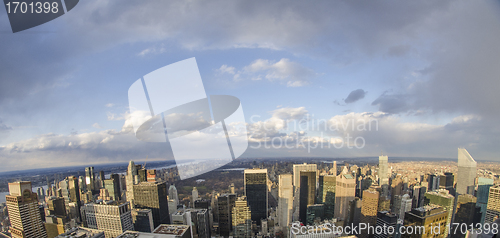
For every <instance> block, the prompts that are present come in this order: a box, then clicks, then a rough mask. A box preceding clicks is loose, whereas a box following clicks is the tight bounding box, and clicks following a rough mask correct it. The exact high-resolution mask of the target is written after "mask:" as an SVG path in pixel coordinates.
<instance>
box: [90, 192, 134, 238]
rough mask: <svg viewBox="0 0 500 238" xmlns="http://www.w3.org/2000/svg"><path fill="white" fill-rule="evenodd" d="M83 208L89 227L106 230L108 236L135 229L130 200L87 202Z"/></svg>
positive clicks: (108, 237) (115, 235)
mask: <svg viewBox="0 0 500 238" xmlns="http://www.w3.org/2000/svg"><path fill="white" fill-rule="evenodd" d="M81 210H82V218H83V217H85V220H86V224H87V227H88V228H91V229H97V230H101V231H104V234H105V236H106V238H113V237H117V236H118V235H120V234H122V233H123V232H124V231H127V230H134V225H133V223H132V214H131V212H130V204H129V203H128V202H125V203H119V202H115V201H108V202H102V203H101V204H97V203H87V204H85V205H83V206H82V208H81Z"/></svg>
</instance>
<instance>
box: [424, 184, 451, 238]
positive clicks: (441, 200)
mask: <svg viewBox="0 0 500 238" xmlns="http://www.w3.org/2000/svg"><path fill="white" fill-rule="evenodd" d="M425 204H426V205H428V204H434V205H439V206H441V207H442V208H443V209H444V210H445V211H446V212H447V213H448V218H447V221H446V231H445V233H446V234H448V228H449V226H450V224H451V219H452V217H453V207H454V205H455V197H453V196H452V195H451V194H450V192H449V191H448V190H445V189H438V190H436V191H431V192H427V193H425Z"/></svg>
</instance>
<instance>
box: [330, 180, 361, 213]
mask: <svg viewBox="0 0 500 238" xmlns="http://www.w3.org/2000/svg"><path fill="white" fill-rule="evenodd" d="M336 180H337V187H336V191H335V218H339V219H342V220H344V221H345V220H346V218H347V215H348V212H347V211H348V208H349V202H350V201H352V200H354V197H355V195H356V179H354V177H352V175H350V174H341V175H339V176H337V178H336Z"/></svg>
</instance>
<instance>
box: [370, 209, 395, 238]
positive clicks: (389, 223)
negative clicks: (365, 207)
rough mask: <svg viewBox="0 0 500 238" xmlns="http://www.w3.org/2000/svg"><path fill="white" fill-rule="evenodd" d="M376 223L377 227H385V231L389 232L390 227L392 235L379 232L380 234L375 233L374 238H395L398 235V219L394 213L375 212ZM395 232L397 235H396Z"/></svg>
mask: <svg viewBox="0 0 500 238" xmlns="http://www.w3.org/2000/svg"><path fill="white" fill-rule="evenodd" d="M376 217H377V219H376V220H377V222H376V226H378V227H385V229H386V230H387V231H389V230H390V229H391V228H389V227H392V229H393V231H394V233H392V234H390V233H389V232H385V233H384V232H381V233H380V234H378V233H375V234H374V237H375V238H389V237H396V236H397V235H399V234H398V233H399V230H398V229H397V225H398V217H397V216H396V214H394V213H390V212H388V211H381V212H377V216H376ZM396 232H397V233H396Z"/></svg>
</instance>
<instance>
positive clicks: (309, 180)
mask: <svg viewBox="0 0 500 238" xmlns="http://www.w3.org/2000/svg"><path fill="white" fill-rule="evenodd" d="M299 199H300V200H299V221H301V222H302V223H306V219H307V206H309V205H314V203H315V199H316V171H300V197H299ZM252 212H253V210H252Z"/></svg>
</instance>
